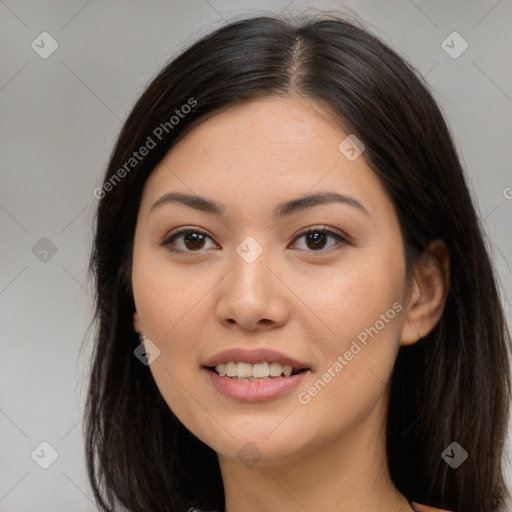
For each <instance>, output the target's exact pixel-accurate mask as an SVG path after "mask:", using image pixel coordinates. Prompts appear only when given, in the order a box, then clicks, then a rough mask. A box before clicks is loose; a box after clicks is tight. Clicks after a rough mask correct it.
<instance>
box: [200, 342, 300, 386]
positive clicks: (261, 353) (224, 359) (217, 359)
mask: <svg viewBox="0 0 512 512" xmlns="http://www.w3.org/2000/svg"><path fill="white" fill-rule="evenodd" d="M230 361H235V362H244V363H251V364H256V363H264V362H265V361H267V362H269V363H272V362H274V363H281V364H285V365H288V366H291V367H292V368H293V369H294V370H303V369H310V366H309V365H308V364H307V363H303V362H302V361H298V360H297V359H294V358H292V357H289V356H287V355H285V354H281V352H277V351H276V350H271V349H264V348H259V349H253V350H247V349H243V348H232V349H230V350H224V351H223V352H219V353H217V354H215V355H214V356H212V357H210V358H209V359H208V360H207V361H206V362H205V363H204V365H203V367H206V368H209V367H212V366H217V365H218V364H220V363H229V362H230ZM303 373H306V372H303ZM287 378H289V377H287ZM231 382H233V381H231ZM252 382H254V381H252Z"/></svg>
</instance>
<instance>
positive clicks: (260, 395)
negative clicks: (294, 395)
mask: <svg viewBox="0 0 512 512" xmlns="http://www.w3.org/2000/svg"><path fill="white" fill-rule="evenodd" d="M204 371H205V372H207V373H208V375H209V377H210V379H211V380H212V382H213V385H214V386H215V387H216V388H217V391H220V392H221V393H222V394H223V395H225V396H227V397H229V398H234V399H236V400H241V401H243V402H262V401H264V400H271V399H272V398H276V397H278V396H281V395H284V394H285V393H286V392H287V391H290V390H291V389H293V388H295V387H296V386H298V385H299V384H300V383H301V382H302V380H303V379H304V378H305V376H306V375H307V374H308V373H309V370H306V371H303V372H300V373H296V374H295V375H291V376H290V377H277V378H274V379H270V378H269V379H268V380H261V381H256V380H234V379H230V378H229V377H222V376H220V375H219V374H218V373H215V372H214V371H212V370H208V369H206V368H204Z"/></svg>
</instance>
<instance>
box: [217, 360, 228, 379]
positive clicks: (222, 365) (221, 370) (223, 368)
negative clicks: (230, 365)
mask: <svg viewBox="0 0 512 512" xmlns="http://www.w3.org/2000/svg"><path fill="white" fill-rule="evenodd" d="M215 371H216V372H217V373H218V374H219V375H222V376H223V377H224V376H225V375H226V363H219V364H218V365H217V366H216V367H215Z"/></svg>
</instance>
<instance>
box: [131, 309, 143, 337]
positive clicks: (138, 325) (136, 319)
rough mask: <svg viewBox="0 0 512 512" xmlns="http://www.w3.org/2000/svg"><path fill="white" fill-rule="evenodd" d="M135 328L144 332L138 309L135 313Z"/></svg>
mask: <svg viewBox="0 0 512 512" xmlns="http://www.w3.org/2000/svg"><path fill="white" fill-rule="evenodd" d="M133 328H134V329H135V331H136V332H142V329H141V325H140V318H139V313H137V311H135V312H134V313H133Z"/></svg>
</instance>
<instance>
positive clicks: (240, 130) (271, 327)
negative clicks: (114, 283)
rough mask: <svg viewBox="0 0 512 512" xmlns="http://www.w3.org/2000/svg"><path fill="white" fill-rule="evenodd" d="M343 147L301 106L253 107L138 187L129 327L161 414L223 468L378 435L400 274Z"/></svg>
mask: <svg viewBox="0 0 512 512" xmlns="http://www.w3.org/2000/svg"><path fill="white" fill-rule="evenodd" d="M348 135H349V134H348V133H345V132H344V131H343V130H342V129H341V128H340V127H339V126H337V125H335V124H334V123H333V122H332V121H329V118H328V116H327V113H326V111H325V110H323V108H322V105H321V104H320V103H317V102H313V101H312V100H308V101H307V102H306V101H305V100H303V99H298V98H287V99H282V98H280V99H278V98H267V99H264V100H257V101H256V100H255V101H250V102H247V103H244V104H242V105H237V106H235V107H232V108H231V109H229V110H228V111H225V112H223V113H221V114H219V115H217V116H215V117H213V118H211V119H209V120H207V121H205V122H204V123H203V124H201V125H199V126H198V127H196V128H195V129H193V130H192V131H191V132H190V133H189V134H188V135H186V136H185V137H184V138H183V139H182V140H181V141H180V142H179V143H178V144H177V145H176V146H175V147H174V148H173V149H172V150H171V151H170V152H169V153H168V154H167V156H166V157H165V158H164V159H163V160H162V161H161V163H160V164H159V165H158V166H157V167H156V168H155V170H154V171H153V173H152V174H151V176H150V177H149V179H148V180H147V182H146V185H145V188H144V190H143V194H142V200H141V204H140V209H139V215H138V220H137V226H136V232H135V241H134V255H133V267H132V284H133V292H134V299H135V305H136V313H135V315H134V328H135V330H137V331H139V332H140V331H141V332H143V333H144V335H145V337H146V338H147V339H148V340H150V341H151V344H154V345H156V346H157V347H158V349H159V351H160V353H159V355H158V357H156V358H155V359H154V360H153V362H152V363H151V365H150V366H149V369H150V371H151V372H152V375H153V377H154V379H155V381H156V384H157V386H158V388H159V390H160V392H161V394H162V396H163V397H164V399H165V400H166V402H167V404H168V405H169V407H170V408H171V409H172V411H173V412H174V413H175V414H176V416H177V417H178V418H179V419H180V420H181V422H182V423H183V424H184V425H185V426H186V427H187V428H188V429H189V430H190V431H191V432H193V433H194V434H195V435H196V436H197V437H198V438H200V439H201V440H202V441H204V442H205V443H206V444H208V445H209V446H211V447H212V448H213V449H214V450H216V451H217V453H218V454H219V456H222V457H227V458H232V459H235V458H237V457H240V456H241V455H242V456H243V455H244V450H248V448H247V446H249V445H247V444H246V443H251V444H252V445H253V446H254V447H256V451H257V456H258V457H261V459H262V461H267V462H268V463H269V464H272V463H274V462H275V461H279V460H282V459H283V458H287V457H294V456H298V455H304V454H307V453H314V452H315V451H316V452H318V450H321V448H322V447H325V446H328V445H332V443H333V442H335V441H336V440H338V439H346V438H347V437H348V436H349V435H350V433H351V432H354V431H356V430H357V427H360V426H362V425H363V424H364V425H373V426H371V427H368V428H375V429H381V428H382V424H380V423H379V421H376V419H379V420H380V419H382V418H384V416H385V413H386V400H387V393H388V384H389V379H390V375H391V372H392V368H393V364H394V361H395V358H396V355H397V352H398V349H399V347H400V338H401V331H402V324H403V316H404V311H405V307H406V304H405V302H406V281H405V261H404V256H403V246H402V238H401V232H400V228H399V223H398V220H397V216H396V214H395V211H394V208H393V205H392V203H391V200H390V199H389V197H388V196H387V194H386V192H385V190H384V188H383V186H382V185H381V183H380V182H379V180H378V178H377V177H376V175H375V174H374V173H373V171H372V170H371V169H370V167H369V166H368V165H367V164H366V162H365V160H364V152H363V153H362V154H361V156H359V157H358V158H355V159H354V156H355V155H357V152H356V151H357V148H354V151H352V150H351V149H350V147H351V145H350V142H348V141H345V142H343V141H344V140H345V139H346V137H347V136H348ZM342 143H343V144H342ZM340 144H341V146H340ZM171 193H174V194H178V193H179V194H187V195H194V196H199V197H200V198H203V199H204V200H207V201H209V202H212V203H214V205H216V207H217V210H218V211H215V210H216V208H215V207H214V206H212V204H210V203H206V202H205V201H198V200H196V201H195V202H194V201H191V200H183V201H180V200H178V199H177V198H176V196H175V199H174V200H173V199H172V198H171V197H170V196H167V199H165V197H164V196H166V195H167V194H171ZM318 194H324V195H323V196H321V195H319V196H317V197H316V199H314V198H312V199H311V200H310V201H304V198H305V197H306V196H309V195H312V196H314V195H318ZM327 194H331V195H330V196H328V195H327ZM335 194H338V195H335ZM163 197H164V199H162V198H163ZM322 197H323V199H322ZM182 199H183V196H182ZM179 230H182V232H177V231H179ZM146 343H147V344H148V346H147V347H146V348H147V349H148V351H149V352H150V353H151V350H152V347H153V345H151V344H149V342H148V341H146ZM225 351H233V352H231V353H227V354H222V352H225ZM219 354H220V355H219ZM218 355H219V356H218ZM217 356H218V357H217ZM217 363H221V364H220V366H218V367H217V370H218V372H219V373H220V374H222V373H224V372H228V374H229V373H231V374H233V373H236V374H238V375H239V376H241V377H243V376H244V375H252V376H253V378H255V379H256V380H246V379H245V378H244V379H242V380H237V379H235V378H233V375H232V376H231V377H228V376H222V375H219V374H217V373H216V372H215V371H212V370H211V369H208V368H207V367H212V366H215V365H216V364H217ZM223 363H226V364H225V365H224V366H223ZM233 363H234V364H233ZM237 363H242V364H237ZM257 363H259V364H257ZM266 363H269V364H268V365H267V364H266ZM289 366H291V367H292V368H291V369H290V368H288V367H289ZM270 371H272V373H275V374H276V375H275V376H273V377H271V376H267V377H265V374H267V373H268V372H270ZM290 371H292V372H293V374H292V375H291V376H286V375H287V374H289V372H290ZM296 371H297V372H298V373H295V372H296ZM246 372H253V373H246ZM258 372H262V373H258ZM277 374H279V375H281V376H280V377H278V376H277ZM258 375H263V377H258ZM283 375H284V376H283ZM370 418H371V419H372V420H371V422H370V421H369V420H370ZM252 449H253V448H252ZM249 455H250V454H249Z"/></svg>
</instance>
